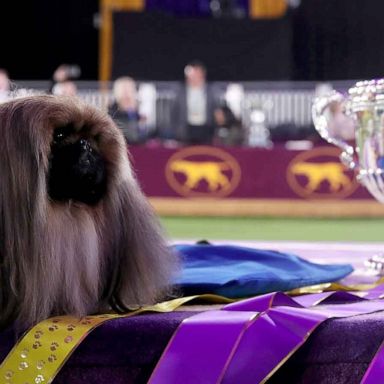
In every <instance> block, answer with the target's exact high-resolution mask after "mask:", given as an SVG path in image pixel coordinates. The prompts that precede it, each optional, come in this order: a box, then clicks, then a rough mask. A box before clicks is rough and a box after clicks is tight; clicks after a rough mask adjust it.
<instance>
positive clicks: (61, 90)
mask: <svg viewBox="0 0 384 384" xmlns="http://www.w3.org/2000/svg"><path fill="white" fill-rule="evenodd" d="M52 94H54V95H58V96H76V95H77V86H76V84H75V83H74V82H73V81H71V80H65V81H61V82H60V83H57V84H55V85H54V86H53V88H52Z"/></svg>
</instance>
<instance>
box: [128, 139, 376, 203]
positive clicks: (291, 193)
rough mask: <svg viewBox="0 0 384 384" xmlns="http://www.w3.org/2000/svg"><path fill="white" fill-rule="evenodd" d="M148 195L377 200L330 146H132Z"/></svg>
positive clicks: (338, 151)
mask: <svg viewBox="0 0 384 384" xmlns="http://www.w3.org/2000/svg"><path fill="white" fill-rule="evenodd" d="M130 152H131V155H132V163H133V166H134V169H135V170H136V173H137V176H138V179H139V181H140V183H141V186H142V188H143V190H144V192H145V193H146V195H147V196H150V197H186V198H198V197H217V198H247V199H307V200H313V199H322V200H329V199H331V200H335V199H373V198H372V197H371V195H370V194H369V193H368V192H367V191H366V190H365V188H364V187H362V186H360V185H359V183H358V182H357V181H356V178H355V175H354V173H353V171H351V170H348V169H347V168H345V167H344V166H343V165H342V164H341V163H340V160H339V154H340V150H339V149H337V148H335V147H331V146H321V147H315V148H313V149H311V150H308V151H293V150H287V149H285V148H284V147H282V146H281V147H280V146H279V147H274V148H273V149H259V148H219V147H211V146H193V147H183V148H177V149H170V148H163V147H131V148H130Z"/></svg>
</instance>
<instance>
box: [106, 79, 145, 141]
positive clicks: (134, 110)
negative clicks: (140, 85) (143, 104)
mask: <svg viewBox="0 0 384 384" xmlns="http://www.w3.org/2000/svg"><path fill="white" fill-rule="evenodd" d="M113 95H114V99H115V101H114V103H113V104H112V105H111V106H110V107H109V109H108V113H109V115H110V116H111V117H112V119H113V120H114V121H115V122H116V124H117V126H118V127H119V128H120V129H121V130H122V132H123V134H124V137H125V139H126V141H127V142H128V143H129V144H141V143H144V142H145V141H146V140H147V139H148V130H147V126H146V118H145V117H144V116H142V115H141V114H140V113H139V103H138V93H137V86H136V82H135V80H133V79H132V78H131V77H128V76H125V77H120V78H118V79H116V80H115V82H114V84H113Z"/></svg>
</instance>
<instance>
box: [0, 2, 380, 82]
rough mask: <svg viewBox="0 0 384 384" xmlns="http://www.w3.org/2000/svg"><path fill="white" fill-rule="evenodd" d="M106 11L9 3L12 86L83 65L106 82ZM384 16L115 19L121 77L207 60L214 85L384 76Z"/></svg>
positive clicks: (345, 11)
mask: <svg viewBox="0 0 384 384" xmlns="http://www.w3.org/2000/svg"><path fill="white" fill-rule="evenodd" d="M151 1H152V2H153V1H154V0H151ZM185 1H187V0H185ZM98 3H99V2H98V1H97V0H81V1H79V0H61V1H59V0H34V1H24V2H12V1H2V2H0V15H1V22H0V44H1V45H0V47H1V48H0V49H1V50H0V67H5V68H7V69H8V70H9V72H10V74H11V77H12V78H13V79H47V78H49V77H50V76H51V74H52V72H53V70H54V69H55V68H56V67H57V66H58V65H59V64H60V63H63V62H66V63H78V64H79V65H80V66H81V68H82V78H83V79H97V76H98V33H99V31H98V30H97V29H96V28H95V27H94V25H93V19H94V15H95V13H97V12H98V7H99V4H98ZM239 4H240V3H239ZM383 15H384V1H382V0H367V1H363V0H302V5H301V6H300V7H299V8H298V9H296V10H294V11H293V10H292V11H291V13H290V14H289V15H288V16H287V17H286V18H285V19H283V20H276V21H270V22H268V21H260V22H256V21H250V20H246V19H243V21H240V20H231V21H230V20H216V21H215V23H210V19H209V18H205V19H198V18H196V17H195V18H192V19H191V18H188V17H186V15H184V18H183V19H177V18H175V17H171V16H169V15H164V14H163V15H159V14H157V16H154V15H153V14H152V15H143V14H142V15H129V14H116V15H115V19H116V21H117V22H118V23H116V24H115V26H116V25H119V26H120V29H119V30H117V31H116V37H117V39H116V40H115V45H114V52H115V54H116V56H115V59H114V65H113V75H114V76H117V75H120V74H123V73H124V74H125V73H130V74H131V75H133V76H137V77H139V78H157V79H158V80H160V79H170V78H172V79H175V78H178V77H181V76H182V68H183V66H184V64H185V63H186V62H187V61H188V60H190V59H192V58H200V59H201V60H203V61H205V62H206V63H207V65H208V69H209V71H210V78H211V79H212V80H214V79H222V80H224V79H225V80H231V79H238V80H270V79H273V80H279V79H284V80H289V79H296V80H334V79H361V78H374V77H382V76H384V23H383ZM147 21H149V22H150V24H148V25H146V24H145V23H146V22H147ZM143 23H144V24H143ZM207 33H208V34H207ZM154 35H155V36H154Z"/></svg>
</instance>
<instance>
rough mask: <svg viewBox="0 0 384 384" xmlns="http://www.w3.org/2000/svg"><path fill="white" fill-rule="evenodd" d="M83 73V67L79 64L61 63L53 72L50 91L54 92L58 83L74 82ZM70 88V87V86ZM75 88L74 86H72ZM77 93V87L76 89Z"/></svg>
mask: <svg viewBox="0 0 384 384" xmlns="http://www.w3.org/2000/svg"><path fill="white" fill-rule="evenodd" d="M80 75H81V69H80V67H79V66H78V65H69V64H61V65H59V66H58V67H57V68H56V69H55V72H53V75H52V81H51V86H50V88H49V93H54V92H53V90H54V88H55V86H56V85H58V84H61V83H66V82H73V81H74V80H77V79H78V78H79V77H80ZM68 88H69V87H68ZM72 88H73V87H72ZM76 93H77V89H76Z"/></svg>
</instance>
